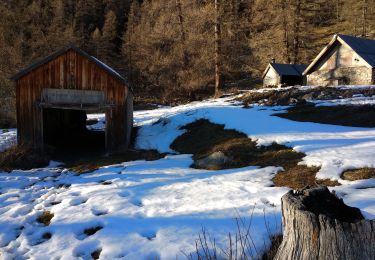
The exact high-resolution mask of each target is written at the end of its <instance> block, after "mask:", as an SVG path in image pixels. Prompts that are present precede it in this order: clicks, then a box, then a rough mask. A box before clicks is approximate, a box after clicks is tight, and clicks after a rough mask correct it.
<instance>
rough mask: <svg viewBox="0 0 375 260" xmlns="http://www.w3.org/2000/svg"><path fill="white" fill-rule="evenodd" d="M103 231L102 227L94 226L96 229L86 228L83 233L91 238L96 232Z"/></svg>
mask: <svg viewBox="0 0 375 260" xmlns="http://www.w3.org/2000/svg"><path fill="white" fill-rule="evenodd" d="M101 229H103V227H102V226H96V227H92V228H87V229H85V230H84V231H83V233H84V234H85V235H86V236H92V235H94V234H95V233H96V232H98V231H99V230H101Z"/></svg>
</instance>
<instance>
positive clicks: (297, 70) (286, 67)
mask: <svg viewBox="0 0 375 260" xmlns="http://www.w3.org/2000/svg"><path fill="white" fill-rule="evenodd" d="M271 67H272V68H273V69H274V70H275V71H276V73H277V74H279V75H280V76H281V75H285V76H302V73H303V71H304V70H305V69H306V67H307V66H306V65H303V64H281V63H270V64H268V66H267V68H266V70H265V71H264V73H263V78H264V77H265V76H266V74H267V72H268V70H269V69H270V68H271Z"/></svg>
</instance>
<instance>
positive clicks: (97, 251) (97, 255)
mask: <svg viewBox="0 0 375 260" xmlns="http://www.w3.org/2000/svg"><path fill="white" fill-rule="evenodd" d="M101 252H102V249H101V248H99V249H96V250H95V251H94V252H92V253H91V257H92V259H99V257H100V253H101Z"/></svg>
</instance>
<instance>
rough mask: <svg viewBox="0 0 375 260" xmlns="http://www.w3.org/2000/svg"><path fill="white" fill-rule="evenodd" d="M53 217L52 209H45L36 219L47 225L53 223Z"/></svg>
mask: <svg viewBox="0 0 375 260" xmlns="http://www.w3.org/2000/svg"><path fill="white" fill-rule="evenodd" d="M53 217H54V214H53V213H51V212H50V211H44V212H43V213H42V214H41V215H39V216H38V218H37V219H36V221H38V222H39V223H41V224H43V225H45V226H49V224H51V220H52V218H53Z"/></svg>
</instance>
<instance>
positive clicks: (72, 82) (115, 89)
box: [11, 45, 133, 153]
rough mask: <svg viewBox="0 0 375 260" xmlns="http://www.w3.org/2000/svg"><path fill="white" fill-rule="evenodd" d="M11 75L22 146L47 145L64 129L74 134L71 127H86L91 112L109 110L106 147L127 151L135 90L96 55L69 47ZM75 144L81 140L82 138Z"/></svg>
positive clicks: (115, 150)
mask: <svg viewBox="0 0 375 260" xmlns="http://www.w3.org/2000/svg"><path fill="white" fill-rule="evenodd" d="M11 79H12V80H14V81H15V82H16V107H17V129H18V130H17V138H18V144H19V145H27V146H31V147H33V148H35V149H44V147H45V145H46V144H48V145H49V144H50V143H49V142H50V141H51V140H52V141H53V140H55V141H56V140H60V139H61V140H62V139H63V136H62V135H63V134H64V133H65V136H64V137H68V138H69V135H70V134H71V133H72V130H73V131H79V130H82V129H83V128H85V129H86V113H91V112H95V113H97V112H104V113H105V135H104V137H103V145H104V146H105V151H106V152H107V153H113V152H117V151H123V150H126V149H127V147H128V145H129V142H130V135H131V129H132V125H133V93H132V91H131V89H130V87H129V84H128V83H127V80H126V78H125V77H124V76H122V75H120V74H119V73H118V72H116V71H115V70H114V69H112V68H110V67H109V66H107V65H106V64H104V63H103V62H101V61H99V60H98V59H96V58H95V57H93V56H90V55H89V54H87V53H86V52H84V51H83V50H81V49H79V48H77V47H76V46H74V45H69V46H67V47H65V48H64V49H62V50H60V51H58V52H56V53H53V54H52V55H50V56H48V57H46V58H44V59H42V60H40V61H38V62H36V63H34V64H32V65H30V66H29V67H27V68H25V69H24V70H22V71H20V72H19V73H17V74H15V75H14V76H12V77H11ZM64 129H69V130H70V133H69V131H65V132H64ZM73 133H74V132H73ZM67 135H68V136H67ZM64 142H65V140H64ZM74 142H78V144H79V142H80V138H77V139H76V140H74Z"/></svg>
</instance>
